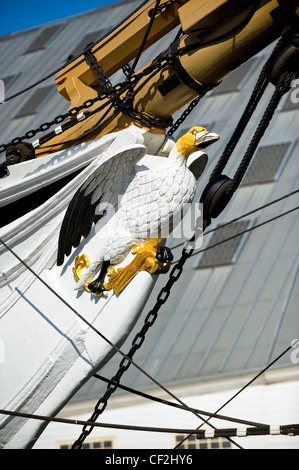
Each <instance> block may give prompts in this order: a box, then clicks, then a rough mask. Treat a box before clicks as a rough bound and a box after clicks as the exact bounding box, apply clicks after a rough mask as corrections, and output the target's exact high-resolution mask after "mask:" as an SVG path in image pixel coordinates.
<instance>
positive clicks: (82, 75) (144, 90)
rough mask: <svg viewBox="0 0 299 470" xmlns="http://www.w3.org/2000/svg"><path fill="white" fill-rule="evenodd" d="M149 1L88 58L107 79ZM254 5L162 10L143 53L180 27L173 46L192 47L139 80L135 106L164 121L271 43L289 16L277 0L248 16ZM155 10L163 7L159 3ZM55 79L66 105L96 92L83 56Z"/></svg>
mask: <svg viewBox="0 0 299 470" xmlns="http://www.w3.org/2000/svg"><path fill="white" fill-rule="evenodd" d="M155 3H156V2H155V1H154V0H151V1H149V2H148V3H147V4H146V5H144V6H143V7H142V8H141V9H140V10H139V11H138V12H135V14H134V15H133V16H132V17H130V18H129V19H127V20H126V21H125V22H124V23H123V24H122V25H121V26H119V27H118V28H116V30H115V31H113V32H112V33H111V34H109V35H108V36H107V37H105V38H104V39H103V40H102V41H100V42H99V43H98V44H96V45H95V46H94V47H93V49H92V53H93V54H94V56H95V57H96V60H97V61H98V63H99V64H100V65H101V67H102V68H103V70H104V72H105V75H106V76H107V77H109V76H111V75H112V74H113V73H114V72H115V71H116V70H118V69H120V68H121V67H122V66H123V65H125V64H126V63H128V62H129V61H130V60H132V59H133V58H134V57H136V55H137V53H138V50H139V47H140V43H141V41H142V38H143V37H144V34H145V31H146V28H147V25H148V22H149V18H150V14H151V13H150V12H151V11H152V10H153V7H154V5H155ZM254 4H255V2H239V1H235V0H222V1H218V0H207V1H205V2H198V1H197V0H178V1H176V2H174V3H173V4H170V5H167V6H166V7H164V8H162V11H160V12H159V13H158V14H157V15H156V18H155V21H154V23H153V26H152V28H151V31H150V33H149V36H148V39H147V41H146V43H145V48H147V47H149V46H150V45H152V44H153V43H154V42H156V41H157V40H159V39H161V38H162V37H163V36H164V35H165V34H166V33H168V32H169V31H171V30H172V29H173V28H175V27H176V26H178V25H179V24H181V26H182V30H183V31H184V33H185V34H184V36H183V37H182V38H181V39H180V40H179V41H178V44H176V45H175V46H174V48H176V49H180V48H184V47H186V46H188V47H189V46H192V48H191V50H189V51H188V52H187V53H185V54H182V55H180V57H179V61H178V62H177V65H176V66H174V65H167V66H165V67H164V68H163V70H158V71H156V72H153V73H152V74H150V75H149V76H146V77H145V78H143V79H142V80H141V81H140V82H139V83H138V85H137V86H136V88H135V90H134V91H135V99H134V102H133V108H134V109H136V110H137V111H138V112H140V113H145V114H147V115H149V116H151V117H152V118H154V119H160V120H167V119H168V118H170V117H171V116H172V115H173V114H174V113H175V112H176V111H178V110H179V109H181V108H182V107H183V106H185V105H186V104H187V103H188V102H190V101H191V100H192V99H194V98H195V97H196V96H197V94H198V91H197V90H196V88H197V87H198V86H199V87H200V86H201V85H202V84H203V85H211V84H215V83H217V82H218V81H219V80H221V79H222V78H223V77H225V76H226V75H227V74H229V73H230V72H231V71H232V70H234V69H235V68H237V67H238V66H240V65H241V64H242V63H244V62H245V61H246V60H248V59H249V58H250V57H252V56H254V55H255V54H256V53H257V52H259V51H260V50H262V49H263V48H264V47H266V46H267V45H269V44H270V43H272V42H273V41H274V40H275V39H277V38H278V37H279V36H280V35H281V32H282V30H283V29H284V27H285V26H286V25H288V24H289V21H290V20H289V17H288V16H287V14H286V13H285V12H284V11H283V10H282V8H280V7H279V5H278V3H277V1H275V0H268V1H267V0H264V1H261V2H259V3H258V2H256V5H257V7H256V11H255V13H254V14H253V15H251V14H250V13H251V9H252V8H253V6H254ZM292 4H293V8H294V10H295V12H296V14H297V16H298V15H299V6H298V5H299V2H298V0H293V1H292ZM161 5H162V6H163V3H162V4H161ZM247 20H249V21H247ZM199 38H200V40H201V41H208V42H209V43H210V45H207V46H204V47H202V46H196V43H197V42H198V41H199ZM217 38H220V39H217ZM165 46H168V44H167V45H165ZM173 77H175V79H176V82H177V84H176V86H172V87H171V86H170V87H168V89H167V87H166V92H163V93H162V92H161V85H162V84H165V83H166V82H167V81H168V80H169V79H172V78H173ZM56 82H57V85H58V91H59V92H60V93H61V94H62V96H64V97H65V98H66V99H67V100H69V101H70V108H73V107H74V106H80V105H82V104H83V103H84V102H85V101H86V100H88V99H92V98H95V97H96V96H97V95H98V93H100V92H101V91H102V90H101V88H100V84H99V81H98V80H97V77H96V75H95V74H94V72H93V71H92V70H91V69H90V67H89V66H88V64H87V63H86V60H85V58H84V56H83V55H82V56H80V57H79V58H78V59H77V60H75V61H74V62H72V63H71V64H69V65H67V66H66V67H65V68H64V69H63V70H62V72H60V73H59V75H58V76H57V78H56ZM102 103H105V101H103V102H101V104H102ZM96 106H98V103H97V104H94V105H93V106H91V109H95V107H96ZM105 110H106V109H104V110H102V111H99V112H98V113H96V114H94V115H93V116H91V117H88V118H87V119H85V120H84V121H82V122H80V123H78V124H76V126H74V127H72V128H71V129H69V130H67V131H66V132H64V133H63V134H62V135H58V136H56V137H54V138H53V139H51V140H50V141H49V142H47V145H52V144H56V147H54V148H53V151H57V150H59V149H60V148H64V147H67V145H62V146H61V147H60V146H59V143H60V142H64V141H67V140H69V139H74V138H76V137H79V136H80V135H82V134H83V133H84V132H86V131H87V130H89V129H91V128H92V126H94V125H95V124H96V123H97V122H98V121H99V119H100V118H101V117H102V115H103V113H104V112H105ZM132 122H133V120H132V119H131V118H130V117H128V116H127V115H125V114H123V113H120V114H118V115H117V116H116V117H113V118H111V120H110V121H108V122H106V123H105V126H102V127H99V128H98V129H96V130H95V131H94V132H92V133H90V134H89V135H88V136H87V137H86V138H85V140H91V139H94V138H97V137H99V136H102V135H105V134H107V133H109V132H113V131H118V130H121V129H124V128H126V127H128V126H129V125H130V124H132ZM135 124H137V125H138V123H135ZM151 131H152V132H153V131H155V132H158V133H164V130H163V129H161V128H159V126H158V125H157V127H156V128H153V127H152V128H151ZM57 144H58V145H57ZM41 154H43V155H44V150H39V149H36V156H39V155H41Z"/></svg>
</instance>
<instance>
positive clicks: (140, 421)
mask: <svg viewBox="0 0 299 470" xmlns="http://www.w3.org/2000/svg"><path fill="white" fill-rule="evenodd" d="M214 388H215V386H214ZM219 390H220V388H219ZM238 390H239V388H235V389H233V388H231V389H227V390H221V391H219V392H217V391H212V392H210V393H204V394H200V395H194V394H193V393H194V392H195V391H196V385H194V386H193V391H192V394H189V395H188V396H187V395H186V396H184V395H182V394H180V399H181V400H182V401H184V403H186V404H187V405H188V406H190V407H195V408H198V409H201V410H205V411H211V412H214V411H216V410H217V409H218V408H219V407H220V406H222V405H223V403H225V402H226V401H227V400H228V399H229V398H231V397H232V396H233V395H234V394H235V393H236V392H237V391H238ZM188 391H189V392H190V388H189V390H188ZM298 396H299V381H298V380H292V381H287V382H282V383H274V384H269V385H264V384H259V385H251V386H250V387H248V388H247V389H246V390H245V391H243V392H242V393H241V394H240V395H238V396H237V397H236V398H235V399H234V400H233V401H232V402H231V403H230V404H228V405H227V406H226V407H225V408H223V410H221V412H220V413H221V414H223V415H226V416H233V417H236V418H242V419H247V420H251V421H255V422H259V423H263V424H278V425H282V424H294V423H298V418H299V400H298ZM119 400H120V399H119V397H111V398H110V401H109V403H108V406H107V408H106V409H105V411H104V413H103V414H102V415H101V417H100V419H99V420H98V422H103V423H117V424H130V425H139V426H152V427H171V428H192V429H193V428H196V427H197V426H198V425H199V424H201V421H200V420H199V419H198V418H197V417H196V416H194V415H193V414H192V413H190V412H187V411H183V410H177V409H175V408H173V407H169V406H166V405H163V404H157V403H155V402H149V401H147V400H144V399H140V398H136V399H135V398H134V396H133V397H132V399H131V400H130V401H129V403H128V404H127V405H124V404H123V403H122V404H120V401H119ZM95 403H96V400H95V401H94V404H95ZM118 403H119V404H118ZM94 404H93V405H92V404H91V403H90V402H89V409H88V412H87V413H82V414H77V413H76V406H77V407H78V412H79V406H80V405H79V404H78V405H76V404H72V405H68V406H67V407H66V408H65V409H64V410H63V412H62V413H61V415H60V416H64V417H68V418H75V419H83V420H85V419H88V418H89V417H90V415H91V412H92V411H93V406H94ZM81 405H82V404H81ZM68 409H69V410H70V409H71V410H72V411H71V413H72V414H70V413H69V411H68ZM211 422H212V423H213V424H214V426H216V427H217V428H221V427H222V428H223V427H238V426H241V427H243V426H244V425H240V424H237V423H232V422H227V421H222V420H215V419H214V420H212V421H211ZM207 428H209V426H208V425H206V424H205V425H204V426H203V427H202V429H207ZM81 429H82V426H77V425H68V424H58V423H51V424H49V426H48V427H47V428H46V430H45V431H44V433H43V435H42V436H41V437H40V438H39V440H38V441H37V443H36V445H35V446H34V448H35V449H55V448H57V447H58V443H59V442H65V441H69V442H70V443H73V441H74V440H76V438H77V437H78V436H79V434H80V432H81ZM97 437H111V438H114V439H115V448H116V449H173V447H174V445H175V444H174V443H175V440H174V439H175V437H174V435H172V434H168V433H167V434H164V433H156V432H141V431H128V430H117V429H109V428H108V429H107V428H95V429H94V430H93V432H92V433H91V435H90V438H91V439H95V438H97ZM234 440H235V441H236V442H238V443H239V444H240V445H241V446H242V447H243V448H244V449H258V448H267V449H283V448H288V449H291V448H297V449H298V448H299V436H295V437H290V436H254V437H245V438H234ZM86 442H87V440H86Z"/></svg>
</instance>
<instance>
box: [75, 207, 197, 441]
mask: <svg viewBox="0 0 299 470" xmlns="http://www.w3.org/2000/svg"><path fill="white" fill-rule="evenodd" d="M201 223H202V217H201V216H199V217H198V218H197V220H196V225H195V229H194V235H193V237H192V238H191V239H190V240H188V241H187V242H186V244H185V247H184V248H183V250H182V256H181V258H180V260H179V261H178V262H177V263H176V264H175V265H174V266H173V268H172V270H171V272H170V275H169V279H168V281H167V283H166V285H165V286H164V287H163V288H162V289H161V290H160V292H159V294H158V296H157V299H156V302H155V305H154V306H153V308H152V309H151V310H150V311H149V312H148V314H147V315H146V317H145V319H144V323H143V326H142V328H141V330H140V331H139V332H138V333H137V334H136V336H135V337H134V339H133V341H132V345H131V348H130V350H129V352H128V354H127V355H126V356H124V357H123V359H122V360H121V362H120V364H119V367H118V370H117V372H116V374H115V375H114V376H113V377H112V378H111V379H110V381H109V383H108V385H107V389H106V392H105V393H104V395H103V396H102V397H101V398H100V399H99V400H98V402H97V404H96V406H95V409H94V411H93V413H92V415H91V417H90V418H89V420H88V422H90V423H95V422H96V420H97V419H98V417H99V416H100V415H101V414H102V413H103V411H104V410H105V408H106V406H107V403H108V400H109V398H110V396H111V395H112V394H113V393H114V392H115V390H117V388H118V385H119V382H120V379H121V377H122V375H123V374H124V372H125V371H126V370H127V369H128V368H129V367H130V365H131V363H132V361H133V356H134V354H135V353H136V351H137V350H138V349H139V348H140V347H141V345H142V344H143V342H144V340H145V335H146V333H147V331H148V330H149V328H150V327H151V326H153V324H154V323H155V321H156V319H157V317H158V313H159V310H160V308H161V307H162V305H164V304H165V302H166V301H167V299H168V297H169V295H170V293H171V289H172V287H173V285H174V284H175V282H177V281H178V280H179V278H180V276H181V275H182V273H183V268H184V264H185V262H186V261H187V260H188V259H189V258H190V257H191V256H192V254H193V252H194V249H195V245H194V242H195V240H196V239H197V236H198V235H199V234H200V233H202V226H201ZM93 428H94V426H92V424H90V425H88V426H87V425H85V426H84V427H83V428H82V432H81V434H80V436H79V437H78V439H77V440H76V441H75V442H74V444H73V446H72V448H73V449H80V448H81V447H82V444H83V442H84V440H85V439H86V437H87V436H88V435H89V434H90V433H91V432H92V430H93Z"/></svg>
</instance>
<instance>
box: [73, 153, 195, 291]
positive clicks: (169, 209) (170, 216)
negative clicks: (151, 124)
mask: <svg viewBox="0 0 299 470" xmlns="http://www.w3.org/2000/svg"><path fill="white" fill-rule="evenodd" d="M149 158H150V157H149ZM154 158H155V157H154ZM159 160H161V162H159V165H157V166H156V167H151V168H150V169H149V168H148V167H146V166H145V165H143V164H140V165H136V167H135V176H134V178H133V179H132V181H131V182H130V183H129V185H128V186H127V188H126V191H125V193H124V195H123V196H122V198H121V202H120V204H119V208H118V211H117V212H116V214H115V215H114V221H113V227H114V229H115V230H114V231H111V228H110V230H109V236H108V237H107V238H106V239H105V240H102V241H103V242H104V243H99V251H98V254H97V259H95V260H93V262H92V263H91V265H90V267H89V269H88V270H87V271H86V273H85V275H84V276H83V277H82V278H81V280H80V282H79V284H78V285H77V288H79V289H80V288H81V287H82V286H83V284H84V282H85V281H86V279H88V278H90V277H91V276H94V275H95V273H96V272H97V271H99V270H100V268H101V265H102V263H103V261H108V260H110V263H111V264H118V263H120V262H121V261H123V260H124V259H125V257H126V256H127V255H128V254H129V252H130V248H131V247H132V245H134V244H138V243H140V242H142V241H146V240H148V239H159V238H166V237H167V236H168V235H169V234H170V233H171V231H172V229H173V228H174V226H173V221H174V222H175V224H174V225H176V223H178V222H179V221H180V220H181V214H182V211H183V210H184V208H186V204H188V203H190V202H191V201H192V200H193V197H194V195H195V191H196V179H195V177H194V175H193V173H191V171H190V170H189V169H188V167H187V165H186V161H187V159H186V158H185V157H184V156H182V155H180V154H178V153H177V151H176V150H175V149H173V151H172V152H170V154H169V156H168V158H161V157H160V158H159ZM161 235H162V236H161Z"/></svg>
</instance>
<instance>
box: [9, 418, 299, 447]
mask: <svg viewBox="0 0 299 470" xmlns="http://www.w3.org/2000/svg"><path fill="white" fill-rule="evenodd" d="M0 414H3V415H8V416H15V417H20V418H26V419H35V420H40V421H47V422H49V423H51V422H54V423H63V424H73V425H74V424H75V425H79V426H82V425H84V426H87V425H89V421H85V420H81V419H70V418H59V417H49V416H45V415H38V414H32V413H24V412H21V411H10V410H3V409H0ZM93 425H94V426H95V427H98V428H109V429H124V430H129V431H146V432H161V433H168V434H169V433H172V434H189V435H192V434H195V435H196V437H197V438H198V439H207V438H214V437H225V438H226V439H229V440H230V438H231V437H232V436H237V437H245V436H261V435H271V434H272V435H273V434H275V435H279V434H283V435H289V436H297V435H299V424H284V425H264V426H259V427H249V428H240V427H238V428H223V429H216V428H215V429H213V430H212V431H211V430H209V431H207V430H202V431H200V430H193V429H190V428H183V429H182V428H164V427H163V428H162V427H151V426H137V425H129V424H118V423H113V424H111V423H93ZM235 445H237V446H238V447H240V446H239V445H238V444H236V443H235Z"/></svg>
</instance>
